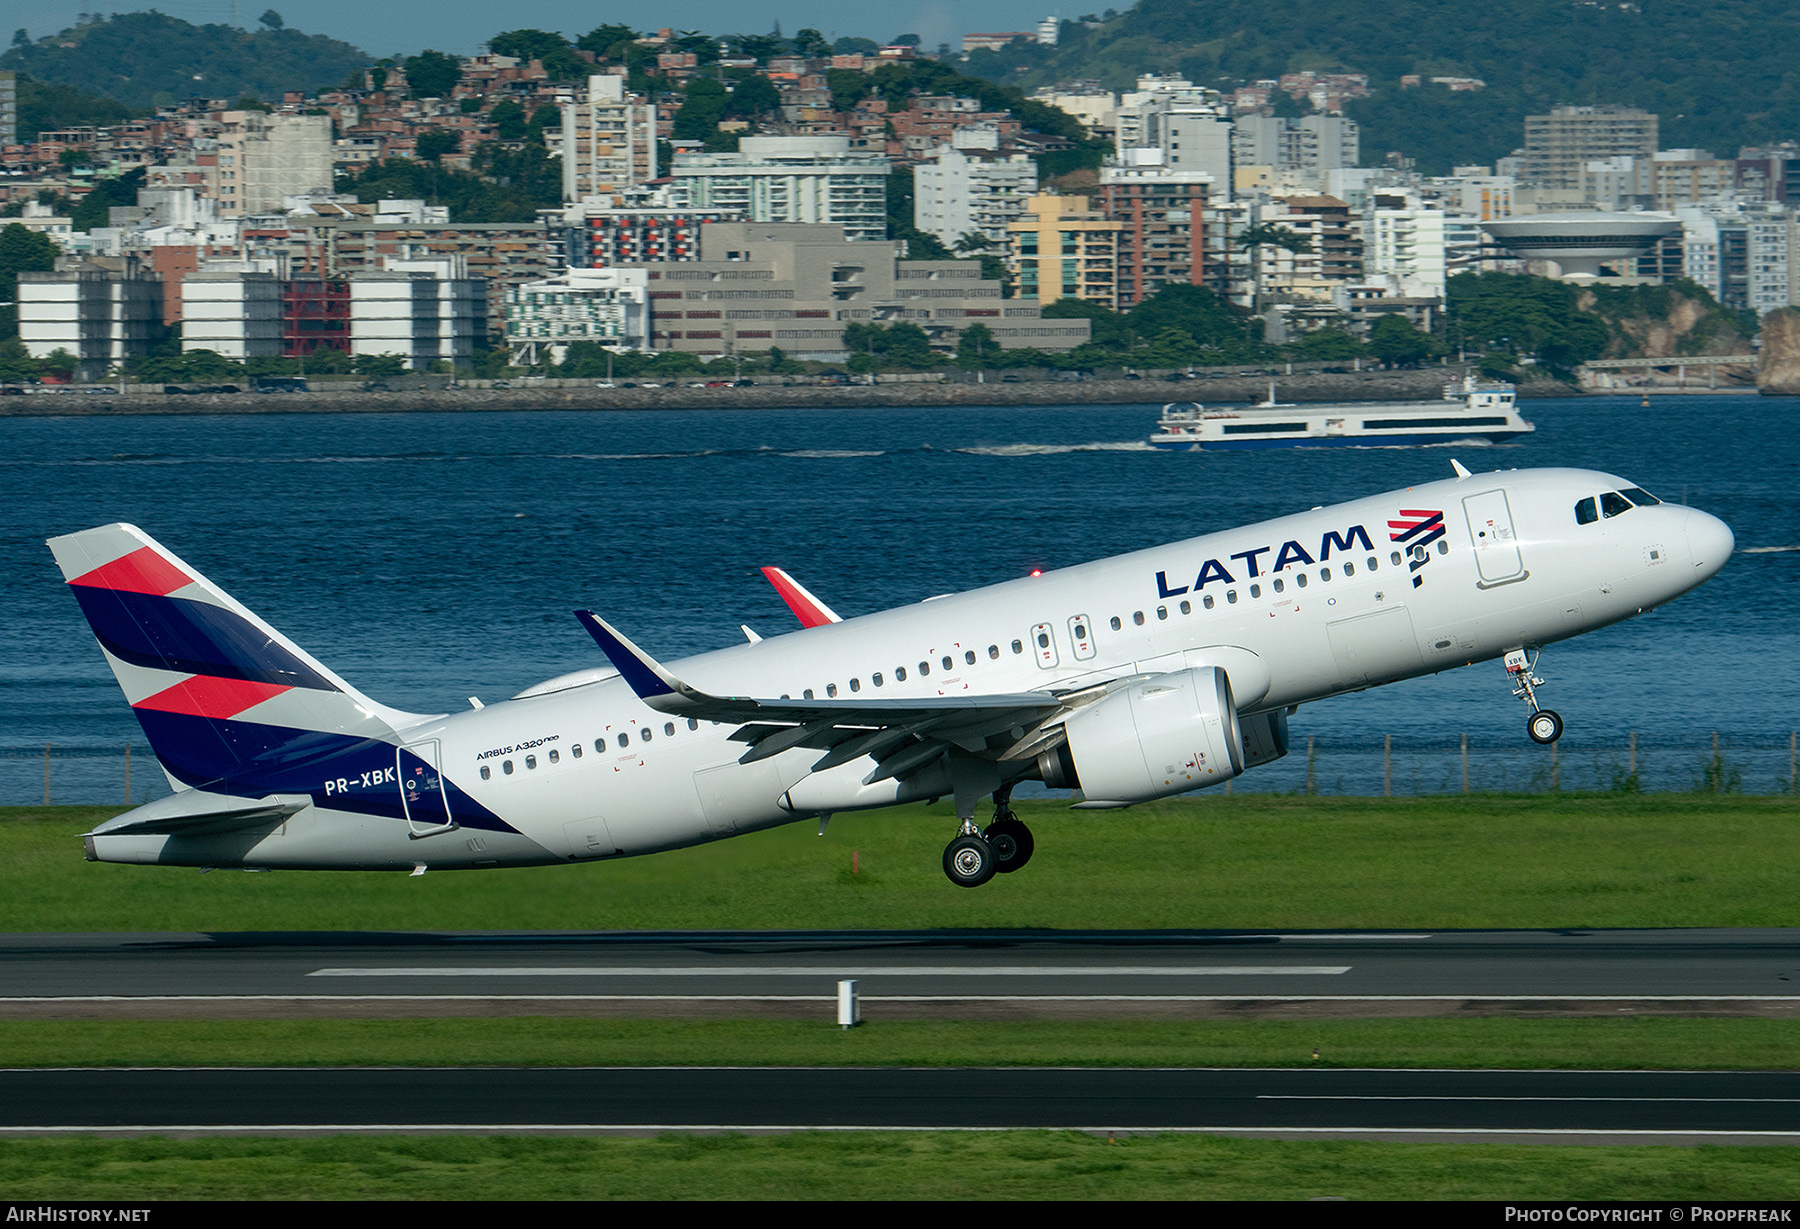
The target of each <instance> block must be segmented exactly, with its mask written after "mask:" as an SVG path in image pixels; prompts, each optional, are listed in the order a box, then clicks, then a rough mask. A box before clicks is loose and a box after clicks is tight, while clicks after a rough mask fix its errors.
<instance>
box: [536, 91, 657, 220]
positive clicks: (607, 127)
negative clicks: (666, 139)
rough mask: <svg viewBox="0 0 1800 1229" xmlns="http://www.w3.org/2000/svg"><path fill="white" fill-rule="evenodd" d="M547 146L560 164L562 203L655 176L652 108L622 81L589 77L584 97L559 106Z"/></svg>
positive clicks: (616, 189)
mask: <svg viewBox="0 0 1800 1229" xmlns="http://www.w3.org/2000/svg"><path fill="white" fill-rule="evenodd" d="M545 135H546V136H549V135H550V134H549V133H548V132H546V134H545ZM549 144H550V146H551V148H550V153H551V156H552V157H559V158H561V159H562V172H563V200H565V201H580V200H586V199H588V198H590V197H597V196H600V195H603V194H605V193H610V192H616V191H620V190H623V189H626V188H630V187H634V186H636V185H638V184H646V183H649V182H650V181H651V180H653V179H655V178H656V177H657V165H656V106H655V104H654V103H649V102H645V101H643V100H642V99H638V98H635V97H628V96H627V95H626V93H625V78H623V77H619V76H611V75H607V76H600V75H596V76H592V77H589V78H588V80H587V88H586V90H585V94H584V97H582V98H580V99H574V98H571V99H569V100H568V101H566V102H564V103H563V104H562V125H561V128H560V129H559V130H558V131H557V132H556V135H555V138H554V139H553V140H552V141H550V142H549Z"/></svg>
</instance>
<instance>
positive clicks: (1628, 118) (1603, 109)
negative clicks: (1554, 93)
mask: <svg viewBox="0 0 1800 1229" xmlns="http://www.w3.org/2000/svg"><path fill="white" fill-rule="evenodd" d="M1656 134H1657V117H1656V116H1654V115H1652V114H1650V113H1649V112H1648V111H1640V110H1638V109H1637V108H1636V107H1619V106H1599V107H1552V108H1551V109H1550V114H1548V115H1528V116H1526V117H1525V154H1524V168H1523V175H1522V178H1523V180H1524V181H1525V183H1526V184H1528V185H1529V186H1531V187H1534V188H1549V189H1552V190H1563V191H1572V192H1578V191H1580V190H1581V188H1582V187H1583V183H1582V173H1583V171H1584V170H1585V168H1586V166H1587V164H1588V163H1589V162H1592V161H1596V160H1599V159H1606V158H1612V157H1616V156H1617V155H1620V154H1626V155H1630V156H1632V157H1637V158H1645V159H1648V158H1649V157H1650V156H1651V155H1652V154H1654V153H1655V152H1656V146H1657V139H1656Z"/></svg>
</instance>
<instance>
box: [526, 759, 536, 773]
mask: <svg viewBox="0 0 1800 1229" xmlns="http://www.w3.org/2000/svg"><path fill="white" fill-rule="evenodd" d="M525 767H527V768H529V769H532V770H534V771H535V770H536V768H537V756H535V755H528V756H526V757H525Z"/></svg>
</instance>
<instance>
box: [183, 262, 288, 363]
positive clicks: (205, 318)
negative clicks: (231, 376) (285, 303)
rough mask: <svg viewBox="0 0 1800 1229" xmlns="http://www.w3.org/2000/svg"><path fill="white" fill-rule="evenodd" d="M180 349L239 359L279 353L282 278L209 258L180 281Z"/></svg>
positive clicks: (270, 271)
mask: <svg viewBox="0 0 1800 1229" xmlns="http://www.w3.org/2000/svg"><path fill="white" fill-rule="evenodd" d="M181 349H182V351H183V352H184V353H186V352H188V351H192V350H211V351H212V352H213V353H215V354H219V355H223V356H224V357H226V358H230V359H237V360H239V361H240V362H241V361H242V360H244V359H247V358H279V357H280V356H281V280H280V278H278V277H277V276H276V274H275V272H274V271H273V270H259V269H255V268H252V267H251V262H247V261H208V262H207V263H206V264H204V265H203V266H202V267H201V268H200V270H199V271H198V272H195V273H190V274H188V275H187V276H186V277H184V278H183V279H182V280H181Z"/></svg>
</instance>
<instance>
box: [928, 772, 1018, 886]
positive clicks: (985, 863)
mask: <svg viewBox="0 0 1800 1229" xmlns="http://www.w3.org/2000/svg"><path fill="white" fill-rule="evenodd" d="M1011 798H1012V787H1011V786H1010V785H1008V786H1002V787H1001V788H1000V789H997V790H995V791H994V818H993V820H992V821H991V822H990V823H989V824H988V826H987V827H986V828H985V829H978V828H976V826H975V821H974V819H973V818H972V817H971V818H967V819H964V820H963V821H962V827H961V828H960V829H959V830H958V832H957V835H956V839H955V840H953V841H951V842H950V844H948V845H947V846H945V847H944V874H946V875H948V876H949V877H950V882H951V883H954V884H955V885H956V886H957V887H959V888H978V887H980V886H981V885H982V884H984V883H986V882H987V881H988V880H990V879H992V878H993V877H994V876H995V875H1006V874H1010V873H1012V872H1013V871H1016V870H1018V869H1019V868H1020V867H1022V866H1024V865H1025V864H1026V863H1027V862H1029V861H1031V851H1032V848H1033V842H1032V839H1031V829H1030V828H1027V827H1026V826H1025V825H1024V823H1023V822H1021V821H1020V819H1019V817H1018V816H1016V815H1014V814H1013V813H1012V809H1011V808H1010V807H1009V806H1008V805H1007V803H1008V802H1009V801H1010V800H1011Z"/></svg>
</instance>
